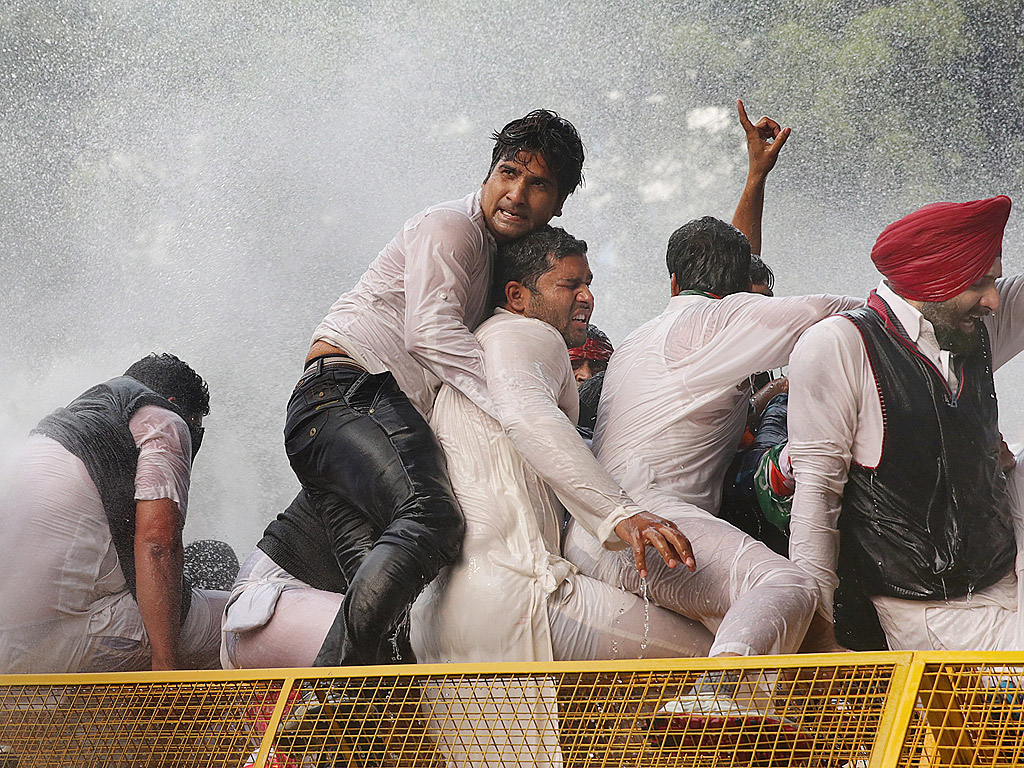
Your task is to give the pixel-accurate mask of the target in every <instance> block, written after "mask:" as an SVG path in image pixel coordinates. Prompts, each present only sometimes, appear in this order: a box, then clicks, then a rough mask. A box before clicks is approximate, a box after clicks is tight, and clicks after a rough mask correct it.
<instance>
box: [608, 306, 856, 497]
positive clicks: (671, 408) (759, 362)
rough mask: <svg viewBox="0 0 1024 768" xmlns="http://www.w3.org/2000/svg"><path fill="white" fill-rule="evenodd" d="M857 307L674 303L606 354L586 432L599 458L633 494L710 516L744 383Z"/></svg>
mask: <svg viewBox="0 0 1024 768" xmlns="http://www.w3.org/2000/svg"><path fill="white" fill-rule="evenodd" d="M862 303H863V302H861V301H860V300H854V299H849V298H845V297H839V296H826V295H820V296H795V297H789V298H770V297H766V296H760V295H757V294H752V293H737V294H732V295H730V296H726V297H725V298H723V299H714V298H710V297H707V296H703V295H692V294H687V295H684V294H680V295H678V296H674V297H672V298H671V299H670V300H669V303H668V307H667V308H666V309H665V311H664V312H662V313H661V314H660V315H659V316H658V317H656V318H654V319H653V320H650V321H649V322H647V323H645V324H644V325H642V326H640V327H639V328H638V329H637V330H635V331H634V332H633V333H632V334H630V336H629V337H628V338H627V339H626V341H625V342H623V343H622V345H621V346H619V347H618V348H617V349H616V350H615V354H613V355H612V359H611V362H610V364H609V366H608V372H607V373H606V374H605V383H604V388H603V390H602V393H601V404H600V407H599V411H598V417H597V428H596V430H595V433H594V451H595V453H596V454H597V457H598V459H600V461H601V463H602V464H603V465H604V466H605V467H606V468H607V469H608V471H609V472H610V474H611V475H612V477H614V478H615V479H616V480H618V481H619V482H620V483H621V484H622V487H623V488H624V489H625V491H626V493H628V494H629V495H630V496H632V497H633V498H637V499H640V498H642V497H643V496H644V495H645V494H647V493H655V494H657V493H664V494H668V495H669V496H671V497H673V498H674V499H677V500H678V499H681V500H683V501H685V502H688V503H690V504H693V505H695V506H696V507H698V508H700V509H702V510H705V511H707V512H710V513H711V514H715V515H717V514H718V509H719V505H720V502H721V495H722V482H723V479H724V477H725V472H726V470H727V469H728V466H729V462H730V461H731V460H732V457H733V456H734V455H735V453H736V450H737V447H738V445H739V442H740V438H741V436H742V434H743V428H744V425H745V423H746V417H747V404H748V402H749V399H750V395H751V385H750V378H751V377H752V376H753V375H754V374H756V373H758V372H759V371H765V370H770V369H772V368H779V367H782V366H783V365H786V363H787V362H788V361H789V354H790V352H791V351H792V349H793V345H794V344H795V343H796V340H797V338H798V337H799V336H800V334H801V333H802V332H803V331H804V330H806V329H807V328H809V327H810V326H811V325H813V324H814V323H816V322H818V321H819V320H821V319H822V318H824V317H827V316H828V315H831V314H833V313H835V312H841V311H843V310H845V309H848V308H851V307H854V306H859V305H860V304H862Z"/></svg>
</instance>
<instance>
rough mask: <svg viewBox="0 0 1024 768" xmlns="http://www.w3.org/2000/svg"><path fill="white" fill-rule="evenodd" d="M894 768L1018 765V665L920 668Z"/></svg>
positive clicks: (1021, 757)
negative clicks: (903, 767)
mask: <svg viewBox="0 0 1024 768" xmlns="http://www.w3.org/2000/svg"><path fill="white" fill-rule="evenodd" d="M990 656H991V655H990ZM1017 658H1019V654H1018V655H1017ZM900 763H901V764H903V765H928V766H932V767H933V768H947V767H948V768H959V767H960V766H965V767H966V766H992V767H993V768H995V767H996V766H1007V768H1009V766H1020V765H1024V662H1022V663H1015V664H991V663H984V662H974V663H971V662H956V663H954V662H943V661H937V662H930V663H926V664H925V665H924V668H923V671H922V673H921V682H920V686H919V688H918V695H917V703H916V707H915V711H914V715H913V717H912V719H911V721H910V725H909V727H908V729H907V733H906V738H905V740H904V744H903V754H902V756H901V758H900Z"/></svg>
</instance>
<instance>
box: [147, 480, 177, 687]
mask: <svg viewBox="0 0 1024 768" xmlns="http://www.w3.org/2000/svg"><path fill="white" fill-rule="evenodd" d="M183 525H184V520H183V519H182V517H181V514H180V513H179V512H178V505H177V503H176V502H174V501H172V500H171V499H155V500H152V501H139V502H137V503H136V506H135V588H136V595H135V596H136V600H137V601H138V604H139V613H141V614H142V623H143V625H144V626H145V627H146V634H147V635H148V636H149V642H150V645H151V647H152V649H153V669H177V668H178V666H179V663H180V660H179V658H178V636H179V629H180V626H181V621H180V619H181V578H182V569H183V567H184V562H185V556H184V548H183V546H182V542H181V529H182V527H183Z"/></svg>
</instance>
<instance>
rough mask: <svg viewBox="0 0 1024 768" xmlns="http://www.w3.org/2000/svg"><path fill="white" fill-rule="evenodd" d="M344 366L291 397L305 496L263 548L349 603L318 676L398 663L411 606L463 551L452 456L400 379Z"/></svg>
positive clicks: (296, 460) (322, 370) (309, 380)
mask: <svg viewBox="0 0 1024 768" xmlns="http://www.w3.org/2000/svg"><path fill="white" fill-rule="evenodd" d="M334 362H335V361H333V360H332V358H330V357H328V358H324V359H322V360H321V361H320V363H319V364H318V365H317V366H316V367H315V368H316V369H315V370H314V372H313V373H311V374H310V375H307V376H305V377H303V378H302V379H301V380H300V381H299V384H298V385H297V386H296V388H295V390H294V392H293V393H292V397H291V400H290V401H289V404H288V417H287V420H286V423H285V450H286V452H287V454H288V459H289V461H290V463H291V466H292V469H293V470H294V472H295V475H296V477H298V479H299V481H300V482H301V483H302V486H303V490H302V491H300V493H299V495H298V496H297V497H296V499H295V500H294V501H293V502H292V504H291V505H290V506H289V507H288V508H287V509H286V510H285V511H284V512H282V513H281V514H280V515H278V518H277V519H276V520H274V521H272V522H271V523H270V525H268V526H267V529H266V531H265V533H264V536H263V538H262V539H261V540H260V542H259V544H258V546H259V548H260V549H261V550H263V551H264V552H266V553H267V554H268V555H270V557H271V558H272V559H273V560H274V561H275V562H276V563H277V564H278V565H280V566H281V567H282V568H284V569H285V570H286V571H287V572H288V573H290V574H291V575H293V576H295V577H296V578H298V579H301V580H302V581H304V582H306V583H307V584H310V585H311V586H313V587H316V588H317V589H323V590H327V591H332V592H344V593H345V599H344V601H343V603H342V607H341V610H340V611H339V612H338V615H337V616H336V618H335V622H334V626H333V627H332V629H331V631H330V632H328V634H327V638H326V640H325V642H324V646H323V648H322V653H321V655H320V656H318V658H317V665H318V666H319V665H335V664H346V665H350V664H379V663H388V662H390V661H395V660H397V658H396V656H397V655H398V654H397V653H396V652H395V651H394V649H393V647H392V644H391V642H390V638H391V636H392V635H393V634H394V633H395V630H396V629H397V628H398V627H399V624H400V623H401V622H402V619H403V617H404V615H405V613H406V611H407V610H408V607H409V605H411V603H412V601H413V600H414V599H415V598H416V595H418V594H419V592H420V590H421V589H422V588H423V586H424V585H425V584H426V583H427V582H429V581H430V580H431V579H433V578H434V576H435V575H436V574H437V571H438V569H440V568H441V567H442V566H444V565H447V564H448V563H450V562H451V561H452V560H453V559H454V558H455V555H456V554H457V552H458V551H459V545H460V542H461V538H462V531H463V523H462V516H461V513H460V512H459V508H458V503H457V502H456V500H455V496H454V494H453V493H452V490H451V485H450V483H449V481H448V476H447V471H446V469H445V460H444V454H443V453H442V451H441V446H440V445H439V444H438V442H437V439H436V438H435V437H434V434H433V432H431V430H430V427H429V426H428V425H427V423H426V422H425V421H424V420H423V418H422V417H421V416H420V415H419V413H418V412H417V410H416V409H415V408H414V407H413V405H412V403H411V402H410V401H409V398H407V397H406V396H405V394H404V393H403V392H402V391H401V390H400V389H399V388H398V385H397V383H396V381H395V378H394V377H393V376H392V375H391V374H390V373H382V374H370V373H367V372H366V371H364V370H362V369H360V368H359V367H357V366H355V365H352V364H351V363H350V361H349V362H344V359H342V360H341V361H339V363H340V364H333V363H334ZM401 644H405V643H400V645H401ZM401 650H403V649H400V651H401ZM402 655H403V656H404V660H406V661H408V658H409V653H408V647H407V645H406V648H405V649H404V653H403V654H402Z"/></svg>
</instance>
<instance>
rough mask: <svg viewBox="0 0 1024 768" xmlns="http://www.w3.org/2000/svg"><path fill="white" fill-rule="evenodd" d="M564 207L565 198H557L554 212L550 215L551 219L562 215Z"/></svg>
mask: <svg viewBox="0 0 1024 768" xmlns="http://www.w3.org/2000/svg"><path fill="white" fill-rule="evenodd" d="M563 205H565V198H564V197H560V198H558V205H556V206H555V212H554V213H552V214H551V218H555V217H556V216H561V215H562V206H563Z"/></svg>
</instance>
